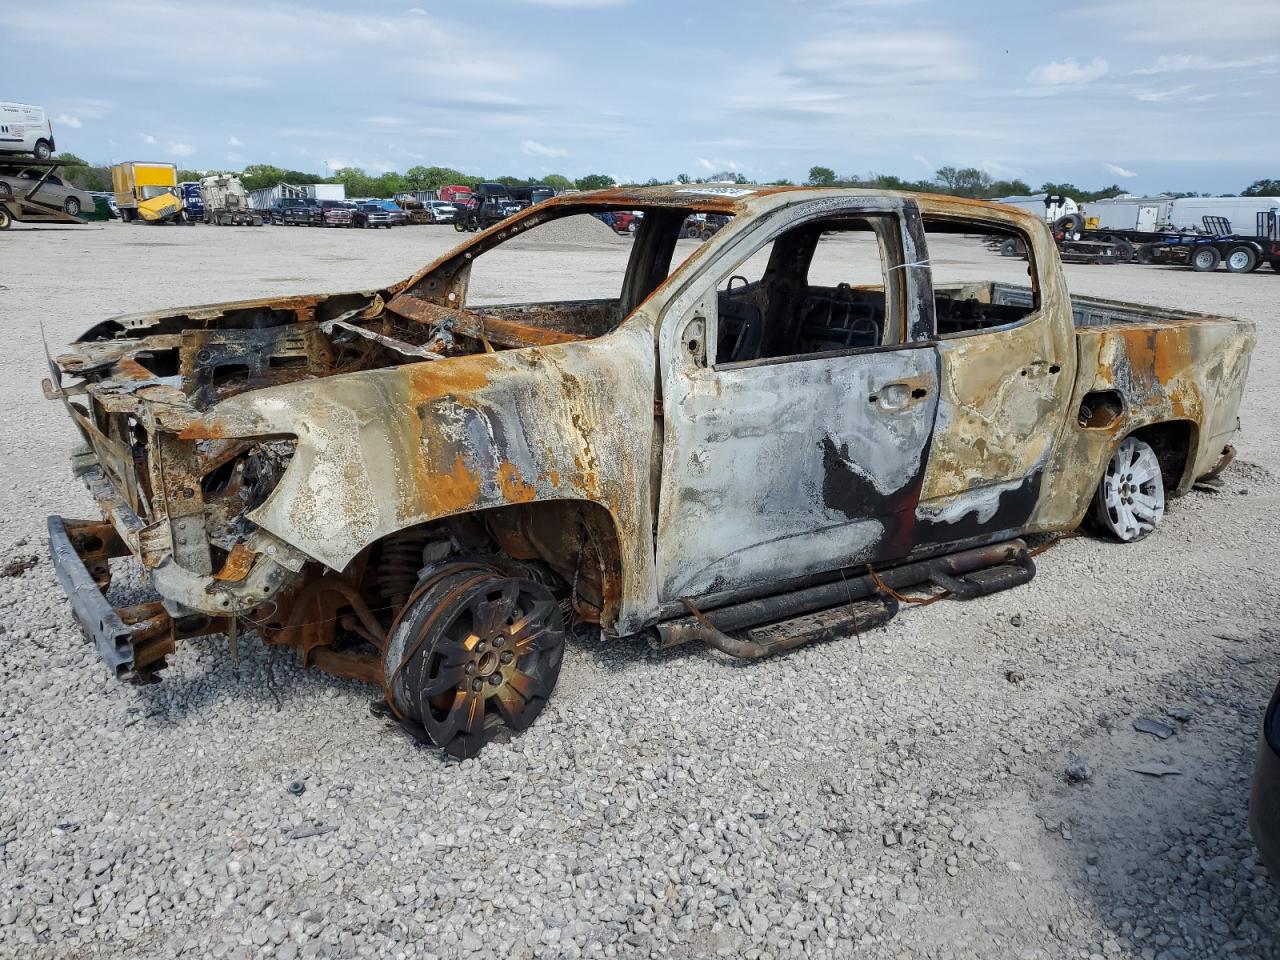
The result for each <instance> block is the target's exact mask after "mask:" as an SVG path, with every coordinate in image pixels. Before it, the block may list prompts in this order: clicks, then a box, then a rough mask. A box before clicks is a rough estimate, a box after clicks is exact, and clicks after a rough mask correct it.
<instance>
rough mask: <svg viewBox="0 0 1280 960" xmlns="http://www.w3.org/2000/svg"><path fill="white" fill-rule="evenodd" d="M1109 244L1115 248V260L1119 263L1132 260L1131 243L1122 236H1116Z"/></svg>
mask: <svg viewBox="0 0 1280 960" xmlns="http://www.w3.org/2000/svg"><path fill="white" fill-rule="evenodd" d="M1111 245H1112V247H1114V248H1115V251H1116V260H1118V261H1119V262H1120V263H1130V262H1131V261H1132V260H1133V256H1134V250H1133V244H1132V243H1130V242H1129V241H1128V240H1126V239H1125V238H1124V237H1116V239H1115V240H1114V241H1112V244H1111Z"/></svg>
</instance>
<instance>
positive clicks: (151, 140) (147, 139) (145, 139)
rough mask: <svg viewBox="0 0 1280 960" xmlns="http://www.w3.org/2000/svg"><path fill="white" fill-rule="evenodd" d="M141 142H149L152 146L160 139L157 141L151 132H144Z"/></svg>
mask: <svg viewBox="0 0 1280 960" xmlns="http://www.w3.org/2000/svg"><path fill="white" fill-rule="evenodd" d="M142 142H143V143H149V144H151V145H152V146H155V145H156V144H157V143H159V142H160V141H158V140H157V139H156V138H155V137H153V136H152V135H151V134H149V133H144V134H142Z"/></svg>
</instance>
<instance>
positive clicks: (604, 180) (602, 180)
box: [574, 173, 614, 190]
mask: <svg viewBox="0 0 1280 960" xmlns="http://www.w3.org/2000/svg"><path fill="white" fill-rule="evenodd" d="M613 184H614V180H613V177H611V176H609V175H608V174H607V173H588V174H587V175H586V176H585V177H579V178H578V179H577V180H575V181H574V185H575V186H576V187H577V188H578V189H579V190H607V189H609V188H610V187H612V186H613Z"/></svg>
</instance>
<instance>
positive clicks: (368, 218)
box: [353, 203, 391, 230]
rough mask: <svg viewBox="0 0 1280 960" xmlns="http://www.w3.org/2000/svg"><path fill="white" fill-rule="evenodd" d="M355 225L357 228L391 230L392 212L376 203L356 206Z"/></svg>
mask: <svg viewBox="0 0 1280 960" xmlns="http://www.w3.org/2000/svg"><path fill="white" fill-rule="evenodd" d="M353 222H354V224H355V225H356V226H357V227H386V228H387V229H388V230H390V229H391V211H390V210H388V209H387V208H386V207H383V206H381V205H379V204H376V203H361V204H358V205H357V206H356V213H355V215H354V220H353Z"/></svg>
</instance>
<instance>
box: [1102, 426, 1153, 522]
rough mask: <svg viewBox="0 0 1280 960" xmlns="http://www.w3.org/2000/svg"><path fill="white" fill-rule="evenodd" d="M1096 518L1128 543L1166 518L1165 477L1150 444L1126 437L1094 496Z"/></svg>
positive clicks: (1117, 449) (1112, 457) (1110, 461)
mask: <svg viewBox="0 0 1280 960" xmlns="http://www.w3.org/2000/svg"><path fill="white" fill-rule="evenodd" d="M1093 503H1094V519H1095V520H1096V521H1097V523H1098V525H1099V526H1100V527H1101V528H1102V529H1103V530H1105V531H1106V532H1107V533H1109V534H1110V535H1111V536H1113V537H1115V538H1116V539H1117V540H1120V541H1122V542H1124V543H1133V542H1134V541H1135V540H1141V539H1142V538H1143V537H1145V536H1146V535H1147V534H1149V533H1150V532H1151V531H1152V530H1154V529H1155V528H1156V525H1157V524H1158V523H1159V522H1160V521H1161V520H1162V519H1163V518H1164V476H1163V474H1162V472H1161V470H1160V459H1159V458H1158V457H1157V456H1156V452H1155V451H1154V450H1152V449H1151V447H1150V445H1148V444H1147V443H1145V442H1143V441H1142V440H1139V439H1138V438H1137V437H1126V438H1125V439H1124V440H1123V441H1122V442H1121V443H1120V446H1119V447H1118V448H1116V452H1115V453H1114V454H1112V456H1111V459H1110V460H1109V461H1107V468H1106V471H1105V472H1104V473H1103V475H1102V482H1101V483H1100V484H1098V492H1097V494H1095V496H1094V501H1093Z"/></svg>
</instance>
